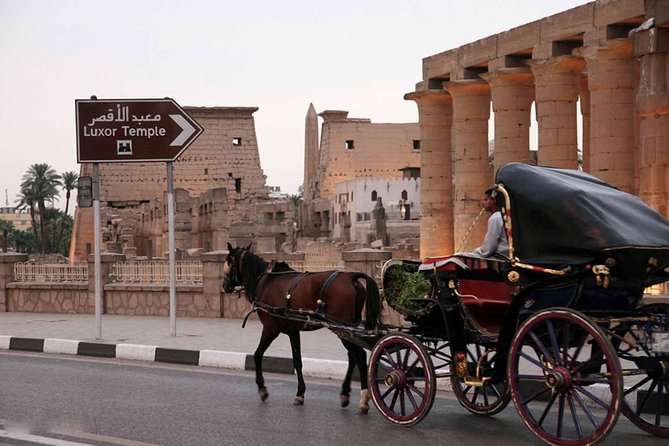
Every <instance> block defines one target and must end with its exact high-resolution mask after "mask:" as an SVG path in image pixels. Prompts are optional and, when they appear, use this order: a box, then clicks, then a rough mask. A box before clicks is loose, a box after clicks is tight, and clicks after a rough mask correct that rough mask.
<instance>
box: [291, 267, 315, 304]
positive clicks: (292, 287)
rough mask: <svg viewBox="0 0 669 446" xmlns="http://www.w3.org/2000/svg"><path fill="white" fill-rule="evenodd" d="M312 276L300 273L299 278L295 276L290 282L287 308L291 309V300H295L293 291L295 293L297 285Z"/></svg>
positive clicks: (307, 273)
mask: <svg viewBox="0 0 669 446" xmlns="http://www.w3.org/2000/svg"><path fill="white" fill-rule="evenodd" d="M310 274H311V273H310V272H304V273H300V274H298V275H297V276H295V277H294V278H293V280H292V281H291V282H290V285H289V286H288V292H287V293H286V308H290V303H291V299H292V298H293V291H295V288H297V285H299V284H300V282H301V281H302V279H304V278H305V277H307V276H309V275H310Z"/></svg>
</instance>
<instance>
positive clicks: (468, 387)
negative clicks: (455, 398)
mask: <svg viewBox="0 0 669 446" xmlns="http://www.w3.org/2000/svg"><path fill="white" fill-rule="evenodd" d="M470 390H472V386H467V387H465V390H463V391H462V393H463V394H465V395H467V392H469V391H470Z"/></svg>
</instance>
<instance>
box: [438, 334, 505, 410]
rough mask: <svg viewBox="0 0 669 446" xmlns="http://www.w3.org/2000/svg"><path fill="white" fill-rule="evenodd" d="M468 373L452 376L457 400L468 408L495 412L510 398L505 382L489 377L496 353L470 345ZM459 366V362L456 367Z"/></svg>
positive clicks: (491, 373)
mask: <svg viewBox="0 0 669 446" xmlns="http://www.w3.org/2000/svg"><path fill="white" fill-rule="evenodd" d="M466 349H467V350H466V352H464V353H465V355H466V358H467V369H468V370H467V375H468V377H473V378H474V379H471V378H465V377H462V376H461V375H462V373H460V374H459V373H458V370H457V368H456V370H455V371H454V372H453V374H452V375H451V385H452V386H453V392H454V393H455V396H456V397H457V398H458V401H459V402H460V404H461V405H462V407H464V408H465V409H467V410H468V411H470V412H471V413H473V414H476V415H495V414H496V413H499V412H501V411H502V410H504V408H505V407H506V406H507V404H509V401H511V394H510V393H509V389H508V386H507V385H506V382H501V383H493V382H491V380H490V378H491V377H492V375H493V370H494V368H495V360H496V358H497V354H496V352H495V350H491V349H487V348H485V347H483V346H481V345H479V344H467V347H466ZM455 367H457V365H456V366H455Z"/></svg>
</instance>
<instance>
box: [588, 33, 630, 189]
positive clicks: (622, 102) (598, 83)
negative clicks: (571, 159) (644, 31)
mask: <svg viewBox="0 0 669 446" xmlns="http://www.w3.org/2000/svg"><path fill="white" fill-rule="evenodd" d="M578 54H579V55H581V56H583V57H584V58H585V60H586V63H587V74H588V89H589V90H590V110H591V115H590V165H589V171H590V173H591V174H593V175H594V176H596V177H598V178H601V179H602V180H604V181H606V182H607V183H609V184H611V185H613V186H616V187H618V188H620V189H622V190H624V191H626V192H630V193H633V192H634V149H633V147H634V110H633V105H634V86H635V84H636V79H635V76H634V74H635V69H634V64H635V61H634V59H633V58H632V44H631V43H630V42H629V41H628V40H627V39H622V40H617V41H612V42H611V43H609V44H608V45H607V46H598V47H584V48H581V49H580V50H579V51H578Z"/></svg>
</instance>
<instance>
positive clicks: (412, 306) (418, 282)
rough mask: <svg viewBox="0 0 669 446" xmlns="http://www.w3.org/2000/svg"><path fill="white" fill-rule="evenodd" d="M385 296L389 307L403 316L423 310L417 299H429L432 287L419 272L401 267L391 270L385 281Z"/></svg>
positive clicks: (394, 267)
mask: <svg viewBox="0 0 669 446" xmlns="http://www.w3.org/2000/svg"><path fill="white" fill-rule="evenodd" d="M384 282H385V287H384V294H385V297H386V301H387V302H388V305H390V306H391V307H392V308H393V309H394V310H395V311H398V312H400V313H402V314H408V313H412V312H414V311H416V310H419V309H421V308H422V307H423V306H422V305H420V304H419V302H418V301H417V299H423V298H425V297H426V296H428V297H429V295H430V291H431V289H432V285H431V284H430V281H429V280H428V279H427V278H426V277H425V275H423V274H422V273H419V272H409V271H406V270H405V269H404V268H403V267H402V266H401V265H397V266H393V267H391V268H389V270H388V272H387V277H386V278H385V280H384Z"/></svg>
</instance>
